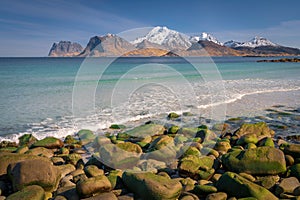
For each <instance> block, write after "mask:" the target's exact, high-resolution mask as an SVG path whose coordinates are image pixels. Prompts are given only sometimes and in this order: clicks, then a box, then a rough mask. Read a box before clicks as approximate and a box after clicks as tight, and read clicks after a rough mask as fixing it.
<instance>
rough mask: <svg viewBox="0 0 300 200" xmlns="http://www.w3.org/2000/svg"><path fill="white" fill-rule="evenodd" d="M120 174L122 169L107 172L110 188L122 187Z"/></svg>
mask: <svg viewBox="0 0 300 200" xmlns="http://www.w3.org/2000/svg"><path fill="white" fill-rule="evenodd" d="M122 174H123V171H121V170H112V171H110V172H109V175H108V176H107V178H108V180H109V181H110V183H111V186H112V189H120V188H123V182H122Z"/></svg>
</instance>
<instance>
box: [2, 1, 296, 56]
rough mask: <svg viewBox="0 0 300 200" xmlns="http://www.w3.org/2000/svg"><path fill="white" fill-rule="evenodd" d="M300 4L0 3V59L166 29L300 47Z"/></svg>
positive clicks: (210, 2)
mask: <svg viewBox="0 0 300 200" xmlns="http://www.w3.org/2000/svg"><path fill="white" fill-rule="evenodd" d="M299 7H300V1H299V0H285V1H282V0H209V1H207V0H151V1H148V0H69V1H67V0H0V45H1V46H0V56H46V55H47V54H48V51H49V49H50V47H51V45H52V43H53V42H57V41H60V40H70V41H75V42H79V43H80V44H81V45H82V46H84V47H85V45H86V44H87V42H88V40H89V38H90V37H92V36H94V35H103V34H106V33H119V32H122V31H126V30H128V29H133V28H140V27H149V26H157V25H160V26H167V27H169V28H171V29H175V30H177V31H180V32H182V33H186V34H188V35H195V34H197V33H201V32H203V31H205V32H209V33H212V34H213V35H214V36H216V37H217V38H218V39H219V40H220V41H222V42H225V41H227V40H231V39H233V40H237V41H245V40H250V39H251V38H252V37H254V36H255V35H259V36H264V37H267V38H269V39H270V40H271V41H273V42H275V43H279V44H282V45H287V46H292V47H297V48H300V12H299Z"/></svg>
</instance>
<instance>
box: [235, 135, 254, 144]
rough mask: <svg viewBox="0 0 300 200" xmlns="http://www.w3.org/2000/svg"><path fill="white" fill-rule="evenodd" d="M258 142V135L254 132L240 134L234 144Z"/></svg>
mask: <svg viewBox="0 0 300 200" xmlns="http://www.w3.org/2000/svg"><path fill="white" fill-rule="evenodd" d="M257 142H258V137H257V135H256V134H245V135H242V136H241V137H240V138H239V139H238V140H237V142H236V145H244V144H249V143H253V144H256V143H257Z"/></svg>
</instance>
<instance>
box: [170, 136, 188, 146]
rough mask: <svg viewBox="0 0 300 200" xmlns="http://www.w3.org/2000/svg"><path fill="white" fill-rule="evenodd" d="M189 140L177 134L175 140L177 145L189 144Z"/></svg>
mask: <svg viewBox="0 0 300 200" xmlns="http://www.w3.org/2000/svg"><path fill="white" fill-rule="evenodd" d="M188 140H189V138H187V137H185V136H184V135H180V134H177V135H176V136H175V138H174V142H175V144H183V143H185V142H187V141H188Z"/></svg>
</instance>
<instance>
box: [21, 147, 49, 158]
mask: <svg viewBox="0 0 300 200" xmlns="http://www.w3.org/2000/svg"><path fill="white" fill-rule="evenodd" d="M25 154H29V155H36V156H43V157H47V158H51V157H52V156H53V155H54V153H53V151H52V149H47V148H45V147H36V148H33V149H29V150H28V151H26V152H25Z"/></svg>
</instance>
